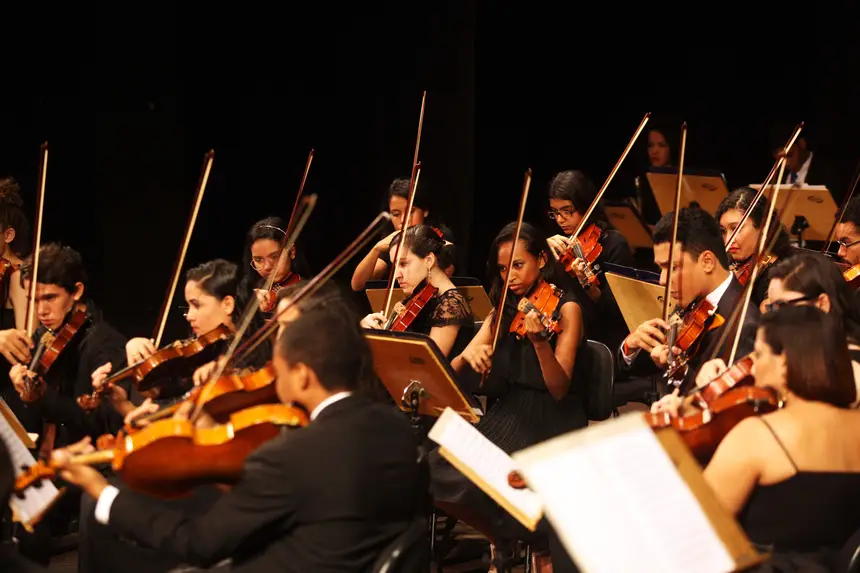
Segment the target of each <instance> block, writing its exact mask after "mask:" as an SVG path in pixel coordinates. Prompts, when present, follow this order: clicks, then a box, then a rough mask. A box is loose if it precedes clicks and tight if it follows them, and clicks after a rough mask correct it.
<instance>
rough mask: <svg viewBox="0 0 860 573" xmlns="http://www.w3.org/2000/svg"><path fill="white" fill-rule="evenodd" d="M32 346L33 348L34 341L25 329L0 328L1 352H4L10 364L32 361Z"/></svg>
mask: <svg viewBox="0 0 860 573" xmlns="http://www.w3.org/2000/svg"><path fill="white" fill-rule="evenodd" d="M31 348H33V342H32V341H31V340H30V337H28V336H27V333H26V332H24V331H23V330H17V329H14V328H10V329H9V330H0V354H2V355H3V356H4V357H5V358H6V360H7V361H8V362H9V363H10V364H20V363H22V362H23V363H28V362H30V358H31V355H30V349H31Z"/></svg>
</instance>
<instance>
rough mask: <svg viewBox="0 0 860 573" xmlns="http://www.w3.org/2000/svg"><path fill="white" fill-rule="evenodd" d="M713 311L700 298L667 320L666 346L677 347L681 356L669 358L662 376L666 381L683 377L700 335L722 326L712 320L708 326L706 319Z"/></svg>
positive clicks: (705, 300) (712, 306)
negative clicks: (670, 329) (668, 333)
mask: <svg viewBox="0 0 860 573" xmlns="http://www.w3.org/2000/svg"><path fill="white" fill-rule="evenodd" d="M714 310H715V309H714V305H712V304H711V303H710V302H708V300H707V299H706V298H701V299H699V300H697V301H694V302H693V303H691V304H690V305H688V306H687V308H684V309H680V310H676V311H675V312H673V316H672V317H670V320H669V323H670V324H671V325H672V331H671V332H670V335H669V343H668V346H669V347H670V349H671V347H673V346H676V347H678V348H679V349H681V354H680V355H678V356H673V357H671V358H670V361H669V366H668V367H667V369H666V373H665V375H664V376H665V378H666V379H667V380H674V381H677V380H680V379H682V378H683V377H684V375H683V373H684V372H685V371H686V366H687V361H688V360H689V359H690V358H692V357H693V356H694V355H695V354H696V352H697V351H698V347H699V344H700V343H701V341H702V335H703V334H704V333H705V332H707V331H708V330H711V329H714V328H717V327H718V326H720V325H721V324H722V321H717V320H714V321H713V322H712V323H711V324H710V325H708V319H709V318H710V317H711V315H712V313H713V312H714ZM670 356H671V354H670Z"/></svg>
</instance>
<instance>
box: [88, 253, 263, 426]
mask: <svg viewBox="0 0 860 573" xmlns="http://www.w3.org/2000/svg"><path fill="white" fill-rule="evenodd" d="M237 275H238V268H237V267H236V265H235V264H234V263H231V262H229V261H225V260H224V259H215V260H213V261H209V262H207V263H203V264H202V265H198V266H196V267H194V268H192V269H189V270H188V271H187V272H186V274H185V301H186V302H187V304H188V311H187V312H186V313H185V320H187V321H188V325H189V326H190V327H191V330H192V332H193V334H194V336H200V335H203V334H206V333H207V332H210V331H212V330H214V329H215V328H217V327H219V326H220V325H222V324H223V325H225V326H227V328H228V329H229V330H230V331H231V332H234V331H235V330H236V323H237V322H238V320H239V319H240V315H241V312H242V309H243V308H244V303H245V301H244V300H243V299H242V298H241V297H239V295H238V286H239V279H238V276H237ZM248 334H251V333H248ZM154 352H155V349H154V348H153V347H152V342H151V341H150V340H149V339H145V338H133V339H132V340H130V341H129V343H128V344H127V345H126V354H127V356H128V361H129V363H131V364H136V363H138V362H141V361H142V360H144V359H146V358H147V357H148V356H151V355H152V354H153V353H154ZM269 352H270V346H269V345H268V344H267V343H264V344H262V345H261V348H260V349H258V350H256V351H255V352H254V354H253V356H251V357H249V359H248V364H247V365H253V366H257V367H259V366H262V365H263V364H264V363H265V357H266V356H267V355H268V353H269ZM110 371H111V367H110V365H108V364H105V365H103V366H101V367H100V368H99V369H98V370H96V371H95V372H93V374H92V384H93V386H94V387H96V388H98V387H99V386H100V385H101V384H102V383H103V382H104V380H105V379H106V378H107V376H108V375H109V373H110ZM191 375H192V372H188V376H189V377H190V376H191ZM172 386H173V387H172V388H163V389H160V390H161V391H160V392H159V393H158V400H157V403H155V404H154V403H152V400H151V399H147V401H146V402H144V403H143V404H142V405H141V406H139V407H138V408H137V409H136V410H135V411H134V414H133V415H132V416H130V417H129V416H127V415H128V414H129V412H131V410H132V409H134V406H133V405H132V403H131V401H129V399H128V396H127V395H123V394H125V391H124V390H123V389H122V388H118V389H116V390H114V391H112V394H111V399H112V400H113V402H114V404H116V405H117V408H118V409H119V410H120V412H121V413H123V415H126V416H127V417H126V420H130V419H131V418H134V417H137V416H138V415H142V414H144V413H150V412H154V411H155V410H157V409H158V407H159V404H160V405H162V406H163V405H165V404H167V403H170V402H172V401H174V400H175V398H176V397H177V396H179V395H180V394H181V393H182V392H183V391H185V390H188V388H189V387H190V386H191V382H190V380H181V381H180V380H177V381H174V384H173V385H172ZM135 401H136V400H135Z"/></svg>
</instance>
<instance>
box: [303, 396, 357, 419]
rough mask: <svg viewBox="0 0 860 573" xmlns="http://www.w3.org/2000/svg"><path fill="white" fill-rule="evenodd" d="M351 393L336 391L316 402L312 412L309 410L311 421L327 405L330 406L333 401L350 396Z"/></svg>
mask: <svg viewBox="0 0 860 573" xmlns="http://www.w3.org/2000/svg"><path fill="white" fill-rule="evenodd" d="M351 394H352V392H338V393H337V394H332V395H331V396H329V397H328V398H326V399H325V400H323V401H322V402H320V403H319V404H317V407H316V408H314V411H313V412H311V422H313V421H314V420H315V419H316V417H317V416H319V415H320V412H322V411H323V410H325V409H326V408H328V407H329V406H331V405H332V404H334V403H335V402H340V401H341V400H343V399H344V398H346V397H348V396H350V395H351Z"/></svg>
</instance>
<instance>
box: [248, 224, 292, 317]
mask: <svg viewBox="0 0 860 573" xmlns="http://www.w3.org/2000/svg"><path fill="white" fill-rule="evenodd" d="M286 228H287V224H286V223H285V222H284V220H283V219H281V218H280V217H268V218H266V219H263V220H262V221H257V222H256V223H254V225H253V226H252V227H251V228H250V229H249V230H248V234H247V236H246V237H245V251H244V254H243V255H242V260H243V261H244V263H245V273H246V274H245V276H244V277H243V279H242V283H241V286H240V290H241V292H243V293H244V292H250V291H251V290H254V292H256V293H257V296H258V297H260V312H261V313H263V315H266V316H267V315H269V314H270V313H271V312H272V310H274V308H275V295H276V294H277V292H278V291H279V290H280V289H282V288H283V287H285V286H287V285H291V284H294V283H296V282H298V281H300V280H302V275H307V269H306V267H307V265H306V264H305V262H304V258H303V257H301V256H300V255H297V252H296V246H295V245H293V246H292V247H291V248H290V252H289V253H288V255H287V256H286V257H284V260H283V263H280V260H281V251H282V249H281V245H282V244H283V242H284V233H285V231H286ZM248 269H251V270H252V271H253V272H251V271H249V270H248ZM273 273H274V275H275V277H274V282H273V283H272V288H271V290H270V291H269V292H264V291H263V290H262V288H261V287H263V286H264V283H266V281H268V280H269V279H270V278H271V276H272V274H273Z"/></svg>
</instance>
